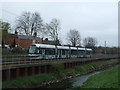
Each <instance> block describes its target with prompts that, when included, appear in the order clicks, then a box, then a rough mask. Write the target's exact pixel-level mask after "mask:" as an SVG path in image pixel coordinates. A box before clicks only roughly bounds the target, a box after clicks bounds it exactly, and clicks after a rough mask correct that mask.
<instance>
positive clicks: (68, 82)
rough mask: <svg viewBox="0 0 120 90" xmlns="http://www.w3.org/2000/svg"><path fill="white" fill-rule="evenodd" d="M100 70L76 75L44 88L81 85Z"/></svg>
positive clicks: (67, 88) (68, 88)
mask: <svg viewBox="0 0 120 90" xmlns="http://www.w3.org/2000/svg"><path fill="white" fill-rule="evenodd" d="M98 73H99V72H93V73H90V74H86V75H82V76H78V77H74V78H71V79H67V80H64V81H61V82H58V83H54V84H51V85H47V86H44V87H42V88H64V89H65V90H70V88H72V87H75V86H81V85H83V84H84V82H85V81H86V80H87V79H88V78H89V77H90V76H93V75H95V74H98Z"/></svg>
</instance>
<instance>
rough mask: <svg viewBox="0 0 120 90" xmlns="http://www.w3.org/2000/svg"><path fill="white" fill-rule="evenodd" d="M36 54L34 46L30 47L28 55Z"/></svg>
mask: <svg viewBox="0 0 120 90" xmlns="http://www.w3.org/2000/svg"><path fill="white" fill-rule="evenodd" d="M35 52H36V46H30V48H29V53H33V54H34V53H35Z"/></svg>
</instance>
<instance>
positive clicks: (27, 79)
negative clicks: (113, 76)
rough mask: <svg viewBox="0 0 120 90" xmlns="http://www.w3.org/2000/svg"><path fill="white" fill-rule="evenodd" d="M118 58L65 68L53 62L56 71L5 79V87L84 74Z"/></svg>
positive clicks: (31, 84) (29, 84)
mask: <svg viewBox="0 0 120 90" xmlns="http://www.w3.org/2000/svg"><path fill="white" fill-rule="evenodd" d="M117 61H118V60H117V59H116V60H109V61H101V62H92V63H88V64H84V65H80V66H75V67H73V68H70V69H65V70H63V64H61V63H60V64H56V65H55V64H53V67H55V68H56V72H54V73H49V74H47V73H44V74H37V75H32V76H23V77H17V78H16V79H13V80H8V81H4V82H3V83H2V86H3V88H9V87H17V88H20V87H25V86H34V85H37V84H41V83H42V82H47V81H50V80H57V79H61V78H62V77H65V76H69V75H74V74H84V71H85V70H87V69H89V68H92V67H97V66H101V65H105V64H111V63H113V62H117Z"/></svg>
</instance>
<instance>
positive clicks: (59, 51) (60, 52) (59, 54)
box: [58, 50, 62, 58]
mask: <svg viewBox="0 0 120 90" xmlns="http://www.w3.org/2000/svg"><path fill="white" fill-rule="evenodd" d="M61 56H62V50H58V57H59V58H61Z"/></svg>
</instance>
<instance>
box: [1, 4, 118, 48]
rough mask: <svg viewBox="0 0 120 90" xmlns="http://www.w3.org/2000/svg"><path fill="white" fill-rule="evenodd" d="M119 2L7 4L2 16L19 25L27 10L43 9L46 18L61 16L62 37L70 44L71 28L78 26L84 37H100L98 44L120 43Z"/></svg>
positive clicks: (58, 17)
mask: <svg viewBox="0 0 120 90" xmlns="http://www.w3.org/2000/svg"><path fill="white" fill-rule="evenodd" d="M117 4H118V3H117V2H114V3H113V2H110V3H109V2H108V3H107V2H84V3H82V2H78V3H76V2H71V3H70V2H69V3H68V2H63V3H62V2H59V3H55V2H45V3H43V2H39V3H38V2H37V3H33V2H32V3H28V2H27V3H25V2H23V3H19V2H17V3H13V2H11V3H3V4H2V9H3V12H2V15H3V17H2V19H3V20H4V21H8V22H10V23H11V24H12V26H13V25H15V20H16V18H17V17H19V16H20V15H21V13H22V12H23V11H30V12H35V11H37V12H39V13H40V15H41V17H42V19H43V21H44V22H45V23H49V22H50V21H51V19H53V18H57V19H59V20H60V22H61V31H60V39H61V40H62V42H63V43H66V40H65V39H66V35H67V32H68V31H69V30H70V29H77V30H79V32H80V34H81V38H82V40H83V38H85V37H88V36H91V37H95V38H96V39H97V40H98V46H99V45H102V46H103V45H104V42H105V40H106V41H107V46H117V45H118V5H117Z"/></svg>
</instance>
